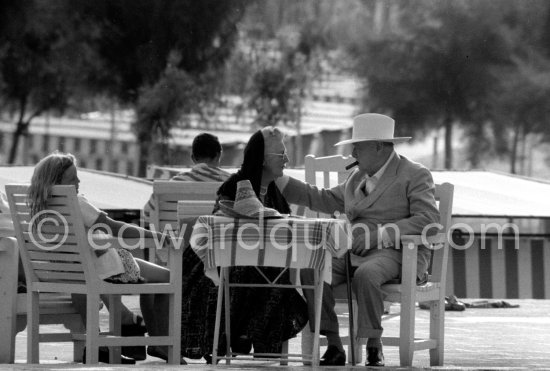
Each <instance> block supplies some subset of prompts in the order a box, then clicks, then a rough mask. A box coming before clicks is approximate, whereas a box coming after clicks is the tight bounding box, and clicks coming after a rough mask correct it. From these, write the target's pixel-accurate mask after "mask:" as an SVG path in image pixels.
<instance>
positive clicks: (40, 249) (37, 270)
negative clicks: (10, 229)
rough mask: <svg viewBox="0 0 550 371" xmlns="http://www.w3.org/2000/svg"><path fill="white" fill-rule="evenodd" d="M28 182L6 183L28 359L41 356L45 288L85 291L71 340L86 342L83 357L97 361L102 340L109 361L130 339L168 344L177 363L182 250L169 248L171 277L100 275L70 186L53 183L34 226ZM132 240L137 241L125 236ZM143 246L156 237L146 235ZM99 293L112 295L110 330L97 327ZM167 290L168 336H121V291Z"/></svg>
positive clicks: (103, 241)
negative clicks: (22, 283)
mask: <svg viewBox="0 0 550 371" xmlns="http://www.w3.org/2000/svg"><path fill="white" fill-rule="evenodd" d="M27 191H28V186H26V185H7V186H6V192H7V195H8V200H9V203H10V209H11V212H12V218H13V221H14V227H15V233H16V237H17V241H18V244H19V248H20V252H21V258H22V262H23V266H24V269H25V275H26V279H27V329H28V330H27V361H28V363H38V362H39V341H40V333H39V315H40V307H39V298H40V295H42V294H43V293H62V294H84V295H86V317H87V319H86V332H85V333H83V334H73V335H72V338H73V340H74V341H79V342H84V344H85V346H86V348H87V353H86V363H88V364H92V363H97V362H98V351H99V347H100V346H107V347H110V361H111V362H114V361H118V360H120V347H121V346H132V345H141V346H143V345H165V346H168V349H169V351H168V362H169V363H172V364H179V360H180V332H181V331H180V318H181V287H180V286H181V250H177V249H174V250H172V249H170V255H171V256H170V258H171V259H170V270H171V272H170V282H168V283H143V284H113V283H108V282H106V281H103V280H101V279H100V278H99V277H98V275H97V272H96V269H95V266H94V264H93V260H94V259H95V254H94V252H93V250H92V248H91V246H90V245H91V241H90V240H89V239H88V238H87V233H86V230H85V228H84V223H83V221H82V214H81V212H80V207H79V204H78V200H77V196H76V191H75V188H74V186H54V187H53V189H52V195H51V199H50V201H49V203H48V218H47V220H44V219H42V221H44V223H42V222H41V223H42V224H41V223H39V225H38V229H33V228H29V226H30V225H31V222H32V218H31V216H30V210H29V207H28V206H27ZM94 242H96V243H97V244H98V245H101V246H105V244H111V246H120V247H123V246H121V244H120V243H119V242H118V241H117V239H115V238H110V239H101V240H100V241H94ZM124 242H125V243H127V244H128V245H130V246H132V245H134V243H136V242H138V241H137V240H136V239H134V240H133V241H131V240H125V241H124ZM141 242H142V243H145V244H147V245H148V246H146V247H151V248H154V247H155V246H156V244H155V241H151V240H147V239H144V240H142V241H141ZM100 294H106V295H109V296H110V302H111V306H110V308H111V313H109V332H100V326H99V311H98V308H99V303H100V298H99V296H100ZM139 294H166V295H169V298H170V299H169V303H170V306H169V333H168V335H166V336H149V337H142V336H139V337H122V336H120V305H121V302H120V297H121V295H139Z"/></svg>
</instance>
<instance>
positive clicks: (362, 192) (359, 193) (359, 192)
mask: <svg viewBox="0 0 550 371" xmlns="http://www.w3.org/2000/svg"><path fill="white" fill-rule="evenodd" d="M366 184H367V177H364V178H363V180H361V181H360V182H359V185H358V186H357V188H355V193H354V195H355V198H363V197H364V196H366V195H367V194H368V193H367V189H366V187H365V186H366Z"/></svg>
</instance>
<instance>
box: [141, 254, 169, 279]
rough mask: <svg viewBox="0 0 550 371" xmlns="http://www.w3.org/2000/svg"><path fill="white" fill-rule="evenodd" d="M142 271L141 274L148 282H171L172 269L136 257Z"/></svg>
mask: <svg viewBox="0 0 550 371" xmlns="http://www.w3.org/2000/svg"><path fill="white" fill-rule="evenodd" d="M135 260H136V262H137V263H138V265H139V269H140V271H141V276H142V277H143V278H145V279H146V280H147V282H148V283H164V282H170V270H169V269H167V268H164V267H161V266H160V265H157V264H154V263H151V262H148V261H146V260H143V259H138V258H135Z"/></svg>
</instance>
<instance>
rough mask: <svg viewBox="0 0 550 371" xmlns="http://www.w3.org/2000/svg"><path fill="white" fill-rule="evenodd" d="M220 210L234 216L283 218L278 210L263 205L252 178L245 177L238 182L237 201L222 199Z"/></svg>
mask: <svg viewBox="0 0 550 371" xmlns="http://www.w3.org/2000/svg"><path fill="white" fill-rule="evenodd" d="M220 210H221V211H222V212H223V213H224V214H225V215H228V216H231V217H234V218H251V219H256V218H259V217H260V215H262V216H263V217H264V218H281V217H283V215H281V214H280V213H279V212H278V211H277V210H275V209H271V208H269V207H265V206H264V205H262V203H261V202H260V200H259V199H258V197H256V193H254V189H252V184H250V180H248V179H245V180H241V181H239V182H237V194H236V196H235V201H234V202H233V201H227V200H222V201H220Z"/></svg>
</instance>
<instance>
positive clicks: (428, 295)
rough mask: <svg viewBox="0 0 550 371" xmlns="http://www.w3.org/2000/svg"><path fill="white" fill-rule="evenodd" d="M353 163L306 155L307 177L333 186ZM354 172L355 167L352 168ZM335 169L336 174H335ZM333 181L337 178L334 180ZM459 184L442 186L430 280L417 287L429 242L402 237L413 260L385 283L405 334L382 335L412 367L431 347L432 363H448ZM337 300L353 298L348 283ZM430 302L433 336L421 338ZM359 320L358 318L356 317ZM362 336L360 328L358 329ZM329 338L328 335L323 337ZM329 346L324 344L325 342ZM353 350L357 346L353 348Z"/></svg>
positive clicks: (406, 258) (305, 343)
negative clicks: (418, 314) (418, 310)
mask: <svg viewBox="0 0 550 371" xmlns="http://www.w3.org/2000/svg"><path fill="white" fill-rule="evenodd" d="M348 163H350V161H349V159H344V158H343V157H342V156H329V157H319V158H316V157H315V156H312V155H308V156H306V158H305V172H306V181H307V182H308V183H310V184H316V185H318V186H322V187H331V186H334V185H336V184H337V183H334V180H335V178H336V179H337V181H338V183H339V182H341V181H343V180H344V179H345V178H346V177H347V173H346V171H345V165H347V164H348ZM350 171H351V170H350ZM318 173H322V174H323V175H322V178H323V183H322V184H319V182H318V179H319V178H318V176H319V174H318ZM330 173H333V174H334V173H336V174H337V176H336V177H335V175H332V176H331V175H330ZM331 180H332V182H331ZM453 189H454V187H453V185H452V184H449V183H444V184H441V185H436V190H435V197H436V201H438V202H439V212H440V224H441V225H442V227H443V228H442V229H441V232H440V233H438V234H437V235H435V236H433V237H429V238H428V241H427V242H428V244H430V245H432V246H434V254H433V257H432V265H431V275H430V277H429V280H428V282H427V283H426V284H424V285H420V286H417V285H416V263H417V259H416V254H417V252H418V247H419V246H421V245H423V241H421V238H420V236H407V235H403V236H401V243H402V246H403V262H408V263H409V264H403V265H402V272H401V277H402V279H401V282H400V283H393V282H392V283H388V284H386V285H383V286H382V290H384V291H385V292H386V294H387V297H386V300H387V301H388V302H400V303H401V320H400V334H399V337H382V343H383V344H384V345H385V346H399V354H400V364H401V366H411V364H412V359H413V352H414V351H417V350H423V349H430V364H431V365H442V364H443V345H444V315H445V312H444V311H445V281H446V277H447V260H448V248H449V241H448V230H449V227H450V225H451V213H452V204H453ZM306 215H307V216H312V217H315V216H317V215H318V214H317V213H314V212H312V211H311V210H306ZM333 293H334V296H335V299H336V301H337V302H340V303H342V302H347V297H346V289H345V284H343V285H339V286H337V287H335V288H334V289H333ZM420 301H427V302H429V303H430V304H431V307H430V308H431V309H430V337H429V338H428V339H416V338H415V337H414V333H415V331H414V330H415V306H416V302H420ZM350 315H353V316H354V317H355V318H356V317H357V305H356V303H355V300H354V310H353V313H350ZM354 324H355V325H356V324H357V321H354ZM353 333H354V334H357V329H354V331H353ZM323 340H324V339H323ZM365 340H366V339H356V341H355V349H354V353H355V356H356V362H361V358H362V349H361V345H362V344H365ZM342 341H343V342H344V343H347V344H348V345H349V344H350V341H349V336H348V337H346V338H343V339H342ZM322 344H323V343H322ZM302 348H303V352H304V353H305V352H307V351H308V349H310V348H311V340H310V336H309V334H307V333H306V334H305V336H303V337H302ZM349 354H351V349H349V351H348V359H349Z"/></svg>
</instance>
